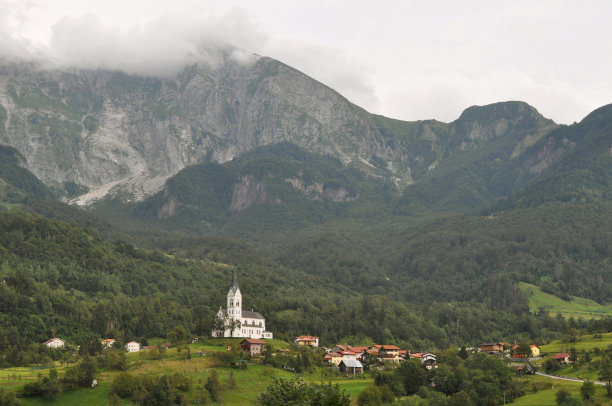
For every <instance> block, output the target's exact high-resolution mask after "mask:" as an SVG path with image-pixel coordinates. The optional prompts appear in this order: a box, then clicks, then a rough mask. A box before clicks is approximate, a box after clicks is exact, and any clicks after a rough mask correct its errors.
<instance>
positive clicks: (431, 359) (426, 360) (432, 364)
mask: <svg viewBox="0 0 612 406" xmlns="http://www.w3.org/2000/svg"><path fill="white" fill-rule="evenodd" d="M421 364H423V365H425V368H427V369H432V368H438V361H437V359H436V354H432V353H431V352H426V353H425V354H422V355H421Z"/></svg>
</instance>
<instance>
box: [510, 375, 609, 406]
mask: <svg viewBox="0 0 612 406" xmlns="http://www.w3.org/2000/svg"><path fill="white" fill-rule="evenodd" d="M521 380H523V381H524V382H526V386H525V389H526V394H525V396H522V397H520V398H518V399H516V400H515V401H514V403H512V404H513V405H522V406H528V405H529V406H548V405H551V406H552V405H556V404H557V401H556V399H555V395H556V393H557V392H558V391H559V390H560V389H566V390H568V391H570V392H571V393H572V396H578V395H579V393H580V386H581V385H582V384H581V383H579V382H571V381H562V380H556V379H550V378H546V377H543V376H538V375H533V376H530V377H527V378H521ZM534 385H536V386H537V388H538V389H537V392H534V391H533V387H534ZM605 394H606V391H605V388H603V387H597V394H596V396H597V398H598V399H604V398H605Z"/></svg>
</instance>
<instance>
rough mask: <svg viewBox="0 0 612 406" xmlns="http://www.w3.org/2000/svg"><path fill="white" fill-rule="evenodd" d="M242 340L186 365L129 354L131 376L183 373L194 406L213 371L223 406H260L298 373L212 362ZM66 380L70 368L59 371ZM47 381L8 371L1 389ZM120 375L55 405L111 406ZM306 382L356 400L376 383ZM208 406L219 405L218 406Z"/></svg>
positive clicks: (210, 344)
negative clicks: (275, 385)
mask: <svg viewBox="0 0 612 406" xmlns="http://www.w3.org/2000/svg"><path fill="white" fill-rule="evenodd" d="M240 340H241V339H222V340H211V339H204V340H201V341H199V342H196V343H194V344H191V345H189V349H190V356H191V358H190V359H186V357H187V352H186V351H185V350H183V351H181V352H178V351H177V350H176V349H174V348H170V349H168V350H167V351H166V353H165V354H163V356H162V358H161V359H150V357H149V355H148V352H146V351H142V352H139V353H128V354H126V358H127V365H128V372H130V373H131V374H133V375H136V376H145V375H146V376H162V375H166V374H167V375H171V374H174V373H181V374H184V375H186V376H188V377H189V378H191V381H192V388H191V391H190V392H189V393H188V394H187V399H188V400H189V403H190V404H199V403H201V402H203V400H202V398H203V397H206V398H207V399H208V394H207V392H206V389H205V388H204V384H205V383H206V381H207V379H208V377H209V376H210V374H211V371H212V370H213V369H214V370H215V371H216V372H217V374H218V377H219V382H220V384H221V386H222V401H221V402H220V403H221V404H228V405H254V404H255V403H256V400H257V398H258V396H259V394H261V393H262V392H264V391H265V390H266V388H267V387H268V385H270V384H271V383H272V382H273V381H274V379H276V378H281V377H282V378H292V377H293V376H294V374H293V373H291V372H288V371H285V370H283V369H280V368H274V367H271V366H264V365H261V364H259V363H258V360H253V361H254V362H252V363H249V364H248V367H247V368H246V369H235V368H228V367H222V366H219V365H218V364H217V362H218V361H217V360H216V359H215V358H214V357H212V356H211V354H212V353H213V352H218V351H227V346H228V345H231V346H233V347H234V348H235V346H238V345H239V342H240ZM272 344H273V346H274V347H275V348H286V347H288V346H289V344H287V343H286V342H283V341H280V340H272ZM57 369H58V371H59V372H60V376H61V374H62V372H63V370H64V369H65V367H59V366H58V368H57ZM39 373H40V374H42V375H43V376H46V375H47V374H48V373H49V368H44V369H34V368H7V369H2V370H0V387H2V388H6V389H9V390H12V391H15V392H19V390H20V389H21V388H22V387H23V385H24V384H26V383H28V382H31V381H34V380H36V379H37V377H38V374H39ZM119 373H120V372H118V371H110V370H106V369H104V368H103V369H102V370H100V375H99V377H98V382H99V385H98V386H97V387H96V388H95V389H88V388H81V389H77V390H73V391H67V392H64V393H62V394H60V395H59V396H57V398H56V399H55V400H54V401H53V402H52V403H53V404H61V405H68V406H70V405H75V406H76V405H79V406H80V405H92V406H96V405H101V406H102V405H107V404H108V402H109V394H110V391H111V384H112V381H113V379H114V378H115V377H116V376H117V375H119ZM302 376H303V379H304V380H305V381H308V382H331V383H332V384H338V385H339V386H340V387H341V388H342V389H344V390H346V392H347V393H348V394H350V395H351V397H353V399H355V398H356V397H357V395H359V393H361V391H363V390H364V389H365V388H366V387H368V386H369V385H371V384H372V383H373V381H372V379H370V378H364V377H359V378H343V377H342V376H339V375H335V374H334V375H329V374H325V373H324V372H323V371H320V370H317V371H315V372H314V373H311V374H304V375H302ZM20 400H21V403H22V404H23V405H48V404H50V403H49V402H46V401H44V400H43V399H41V398H26V397H22V398H20ZM208 403H210V404H213V402H212V401H209V402H208ZM119 404H121V405H129V404H132V402H130V401H129V400H124V399H122V400H120V401H119Z"/></svg>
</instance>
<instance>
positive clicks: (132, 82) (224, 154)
mask: <svg viewBox="0 0 612 406" xmlns="http://www.w3.org/2000/svg"><path fill="white" fill-rule="evenodd" d="M0 106H1V109H3V110H4V111H5V113H6V120H4V123H2V124H3V125H2V130H1V131H0V143H2V144H6V145H10V146H12V147H14V148H16V149H17V150H19V151H20V152H21V153H22V154H23V155H24V156H25V157H26V159H27V161H28V164H29V167H30V169H31V170H32V172H33V173H34V174H35V175H36V176H37V177H39V178H40V179H41V180H42V181H43V182H45V183H46V184H48V185H55V186H57V187H58V188H59V189H61V185H62V184H63V183H64V182H74V183H76V184H78V185H83V186H86V187H87V188H89V189H90V193H88V194H86V195H84V196H81V197H80V198H79V199H77V202H79V203H86V202H88V201H90V199H92V198H97V197H102V196H104V195H106V194H107V193H113V194H115V195H118V196H119V197H121V198H122V199H124V200H140V199H142V198H143V197H144V196H146V195H149V194H151V193H153V192H155V191H157V190H160V189H161V188H162V187H163V184H164V181H165V180H166V179H167V178H168V177H169V176H172V175H174V174H175V173H177V172H178V171H179V170H180V169H182V168H184V167H185V166H188V165H191V164H195V163H200V162H210V161H214V162H225V161H228V160H231V159H232V158H234V157H236V156H238V155H240V154H241V153H243V152H245V151H249V150H251V149H253V148H255V147H258V146H263V145H267V144H271V143H278V142H281V141H290V142H292V143H295V144H297V145H300V146H302V147H305V148H306V149H308V150H310V151H313V152H321V153H325V154H331V155H334V156H337V157H339V158H341V159H342V160H343V161H344V162H347V163H348V162H350V161H352V160H356V159H359V158H362V159H366V160H369V159H370V158H371V157H372V156H373V155H375V156H377V157H378V159H382V160H383V161H386V162H394V161H399V160H401V159H403V158H405V156H406V155H407V154H408V152H407V149H402V148H398V146H397V143H390V142H388V139H385V136H383V134H382V133H381V131H380V130H379V129H378V127H377V125H376V124H375V123H374V121H373V116H372V115H370V114H369V113H367V112H366V111H364V110H363V109H360V108H358V107H357V106H355V105H353V104H351V103H349V102H348V101H347V100H346V99H344V98H343V97H342V96H341V95H339V94H338V93H337V92H335V91H333V90H332V89H330V88H328V87H326V86H325V85H323V84H321V83H319V82H317V81H315V80H313V79H311V78H309V77H308V76H306V75H304V74H302V73H300V72H298V71H296V70H295V69H292V68H290V67H288V66H286V65H284V64H282V63H280V62H278V61H275V60H273V59H270V58H261V57H257V58H254V59H253V60H252V61H250V62H249V63H238V62H235V61H232V60H229V59H228V60H226V61H225V63H224V64H221V65H218V66H215V67H211V66H209V65H207V64H206V63H201V64H198V65H193V66H189V67H187V68H185V69H184V70H183V71H182V72H181V73H180V74H179V75H177V76H176V77H173V78H151V77H140V76H133V75H127V74H124V73H121V72H110V71H100V70H98V71H86V70H79V71H66V70H41V69H38V68H37V67H36V66H33V65H28V64H21V65H5V66H1V67H0ZM387 138H388V137H387ZM392 166H393V165H391V167H392Z"/></svg>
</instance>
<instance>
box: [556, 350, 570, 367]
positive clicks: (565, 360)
mask: <svg viewBox="0 0 612 406" xmlns="http://www.w3.org/2000/svg"><path fill="white" fill-rule="evenodd" d="M552 360H553V361H555V362H558V363H559V364H561V365H564V364H569V363H570V355H569V353H567V352H562V353H560V354H555V355H553V357H552Z"/></svg>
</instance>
